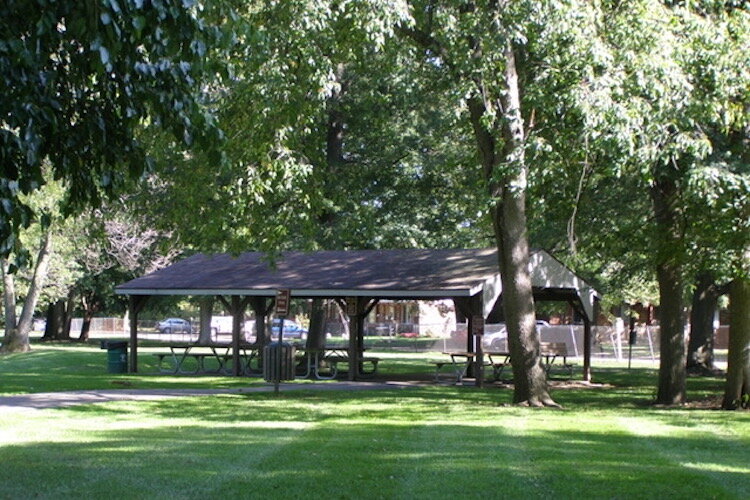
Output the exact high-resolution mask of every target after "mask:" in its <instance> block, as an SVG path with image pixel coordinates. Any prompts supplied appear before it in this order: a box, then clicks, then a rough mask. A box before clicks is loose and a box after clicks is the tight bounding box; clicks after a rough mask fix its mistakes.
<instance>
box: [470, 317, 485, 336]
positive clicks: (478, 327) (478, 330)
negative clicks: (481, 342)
mask: <svg viewBox="0 0 750 500" xmlns="http://www.w3.org/2000/svg"><path fill="white" fill-rule="evenodd" d="M471 334H472V335H484V318H483V317H482V316H472V318H471Z"/></svg>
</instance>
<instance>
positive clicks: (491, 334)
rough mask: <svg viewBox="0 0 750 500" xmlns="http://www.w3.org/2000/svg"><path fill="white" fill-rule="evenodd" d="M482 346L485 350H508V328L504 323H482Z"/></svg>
mask: <svg viewBox="0 0 750 500" xmlns="http://www.w3.org/2000/svg"><path fill="white" fill-rule="evenodd" d="M482 347H483V348H484V349H486V350H487V351H494V352H500V351H507V350H508V330H507V329H506V328H505V323H494V324H492V323H490V324H486V325H484V336H483V337H482Z"/></svg>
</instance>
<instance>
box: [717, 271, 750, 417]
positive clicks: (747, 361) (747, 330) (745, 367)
mask: <svg viewBox="0 0 750 500" xmlns="http://www.w3.org/2000/svg"><path fill="white" fill-rule="evenodd" d="M729 314H730V321H731V322H730V324H729V354H728V357H727V380H726V385H725V388H724V401H723V403H722V408H724V409H725V410H735V409H737V408H740V407H745V408H747V407H750V279H747V278H745V279H735V280H734V281H732V283H731V284H730V287H729Z"/></svg>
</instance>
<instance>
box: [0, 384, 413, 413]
mask: <svg viewBox="0 0 750 500" xmlns="http://www.w3.org/2000/svg"><path fill="white" fill-rule="evenodd" d="M405 387H413V384H411V383H409V382H328V383H324V384H315V383H313V384H280V385H279V390H280V391H282V392H287V391H358V390H373V389H402V388H405ZM273 390H274V387H273V385H271V384H268V385H261V386H253V387H240V388H236V389H101V390H92V391H66V392H39V393H33V394H19V395H15V396H0V412H2V411H5V410H8V409H11V408H25V409H45V408H64V407H68V406H74V405H82V404H91V403H106V402H108V401H136V400H138V401H157V400H161V399H166V398H183V397H188V396H209V395H212V394H251V393H257V392H272V391H273Z"/></svg>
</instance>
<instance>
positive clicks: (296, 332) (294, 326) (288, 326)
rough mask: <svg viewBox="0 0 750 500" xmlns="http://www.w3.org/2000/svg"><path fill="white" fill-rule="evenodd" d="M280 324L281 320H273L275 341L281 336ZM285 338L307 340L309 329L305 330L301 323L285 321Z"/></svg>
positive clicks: (272, 326)
mask: <svg viewBox="0 0 750 500" xmlns="http://www.w3.org/2000/svg"><path fill="white" fill-rule="evenodd" d="M280 324H281V320H280V319H278V318H275V319H274V320H273V323H271V334H272V335H273V338H274V339H276V337H278V335H279V325H280ZM283 337H284V338H285V339H300V340H305V339H306V338H307V329H306V328H303V327H302V325H300V324H299V323H297V322H295V321H291V320H288V319H285V320H284V335H283Z"/></svg>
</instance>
